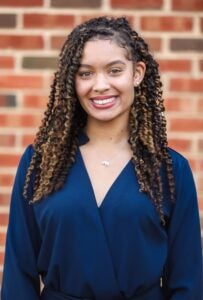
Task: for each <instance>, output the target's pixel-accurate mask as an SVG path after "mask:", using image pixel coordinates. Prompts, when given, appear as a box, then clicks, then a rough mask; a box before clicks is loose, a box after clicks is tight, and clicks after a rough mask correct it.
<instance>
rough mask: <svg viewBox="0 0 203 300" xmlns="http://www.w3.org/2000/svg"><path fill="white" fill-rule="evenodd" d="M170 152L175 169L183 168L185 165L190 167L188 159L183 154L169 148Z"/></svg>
mask: <svg viewBox="0 0 203 300" xmlns="http://www.w3.org/2000/svg"><path fill="white" fill-rule="evenodd" d="M168 152H169V155H170V157H171V159H172V164H173V167H174V168H182V167H184V166H185V165H189V162H188V159H187V158H186V157H185V156H184V155H183V154H182V153H180V152H178V151H176V150H174V149H172V148H170V147H169V148H168Z"/></svg>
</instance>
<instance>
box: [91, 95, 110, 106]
mask: <svg viewBox="0 0 203 300" xmlns="http://www.w3.org/2000/svg"><path fill="white" fill-rule="evenodd" d="M114 100H115V97H111V98H106V99H103V100H96V99H93V100H92V101H93V103H94V104H97V105H105V104H108V103H111V102H113V101H114Z"/></svg>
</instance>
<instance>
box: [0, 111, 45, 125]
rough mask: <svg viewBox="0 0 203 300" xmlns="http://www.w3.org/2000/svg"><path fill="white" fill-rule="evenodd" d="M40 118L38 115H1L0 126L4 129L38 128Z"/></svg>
mask: <svg viewBox="0 0 203 300" xmlns="http://www.w3.org/2000/svg"><path fill="white" fill-rule="evenodd" d="M41 119H42V116H41V115H40V114H36V115H32V114H18V115H17V114H15V115H9V114H6V115H4V114H2V115H0V126H5V127H7V126H8V127H34V128H36V127H38V126H39V125H40V122H41Z"/></svg>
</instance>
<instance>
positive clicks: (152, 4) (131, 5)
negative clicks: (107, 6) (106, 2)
mask: <svg viewBox="0 0 203 300" xmlns="http://www.w3.org/2000/svg"><path fill="white" fill-rule="evenodd" d="M162 5H163V0H145V1H143V0H128V1H124V0H111V6H112V8H126V9H136V8H137V9H160V8H162Z"/></svg>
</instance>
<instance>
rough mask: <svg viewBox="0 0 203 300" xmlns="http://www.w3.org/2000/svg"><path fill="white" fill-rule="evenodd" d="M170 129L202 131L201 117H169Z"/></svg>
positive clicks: (202, 122) (202, 120) (202, 121)
mask: <svg viewBox="0 0 203 300" xmlns="http://www.w3.org/2000/svg"><path fill="white" fill-rule="evenodd" d="M170 130H171V131H183V132H202V131H203V119H180V118H178V119H176V118H173V119H172V118H171V119H170Z"/></svg>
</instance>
